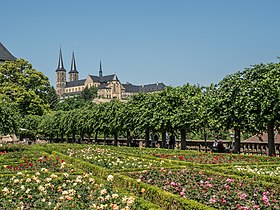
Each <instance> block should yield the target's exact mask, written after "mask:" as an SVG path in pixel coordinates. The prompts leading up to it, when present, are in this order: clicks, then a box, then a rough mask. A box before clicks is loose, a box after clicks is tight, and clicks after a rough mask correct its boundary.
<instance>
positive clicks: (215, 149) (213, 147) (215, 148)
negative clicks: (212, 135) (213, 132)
mask: <svg viewBox="0 0 280 210" xmlns="http://www.w3.org/2000/svg"><path fill="white" fill-rule="evenodd" d="M212 151H213V152H218V141H217V139H215V141H214V143H213V145H212Z"/></svg>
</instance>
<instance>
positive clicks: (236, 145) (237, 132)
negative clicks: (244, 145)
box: [234, 128, 240, 153]
mask: <svg viewBox="0 0 280 210" xmlns="http://www.w3.org/2000/svg"><path fill="white" fill-rule="evenodd" d="M234 153H240V130H239V129H238V128H234Z"/></svg>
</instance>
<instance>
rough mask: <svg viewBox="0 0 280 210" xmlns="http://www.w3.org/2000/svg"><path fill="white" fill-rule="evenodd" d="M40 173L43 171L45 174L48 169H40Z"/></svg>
mask: <svg viewBox="0 0 280 210" xmlns="http://www.w3.org/2000/svg"><path fill="white" fill-rule="evenodd" d="M41 171H43V172H45V173H46V172H48V171H49V170H48V169H46V168H42V169H41Z"/></svg>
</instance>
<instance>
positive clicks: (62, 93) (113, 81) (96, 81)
mask: <svg viewBox="0 0 280 210" xmlns="http://www.w3.org/2000/svg"><path fill="white" fill-rule="evenodd" d="M55 72H56V93H57V95H58V96H59V97H60V98H61V99H64V98H69V97H75V96H78V95H79V94H80V93H81V92H82V91H83V90H84V89H85V88H86V87H87V88H90V87H93V86H94V87H96V88H97V90H98V92H97V99H95V100H96V102H106V101H110V100H112V99H119V100H123V99H127V98H129V97H131V96H132V95H135V94H138V93H140V92H156V91H161V90H163V89H164V88H165V87H166V86H165V85H164V84H163V83H154V84H146V85H133V84H131V83H128V82H127V83H125V84H122V83H121V81H120V80H119V78H118V76H117V75H116V74H109V75H104V74H103V70H102V64H101V61H100V64H99V71H98V75H97V76H96V75H91V74H90V75H88V76H87V78H85V79H80V78H79V71H78V69H77V66H76V60H75V54H74V51H73V52H72V61H71V68H70V70H69V71H68V80H67V70H66V69H65V68H64V64H63V58H62V50H61V48H60V50H59V58H58V66H57V69H56V71H55Z"/></svg>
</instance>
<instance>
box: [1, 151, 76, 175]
mask: <svg viewBox="0 0 280 210" xmlns="http://www.w3.org/2000/svg"><path fill="white" fill-rule="evenodd" d="M42 168H43V169H44V170H46V171H51V172H68V173H71V172H74V171H76V170H74V167H73V165H71V164H66V162H65V161H64V160H62V159H61V160H60V159H59V158H58V157H54V156H46V155H44V156H42V157H40V158H38V159H30V157H29V158H25V159H24V161H23V162H21V163H17V162H15V163H12V164H10V165H1V166H0V169H1V173H7V172H17V171H39V170H42Z"/></svg>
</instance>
